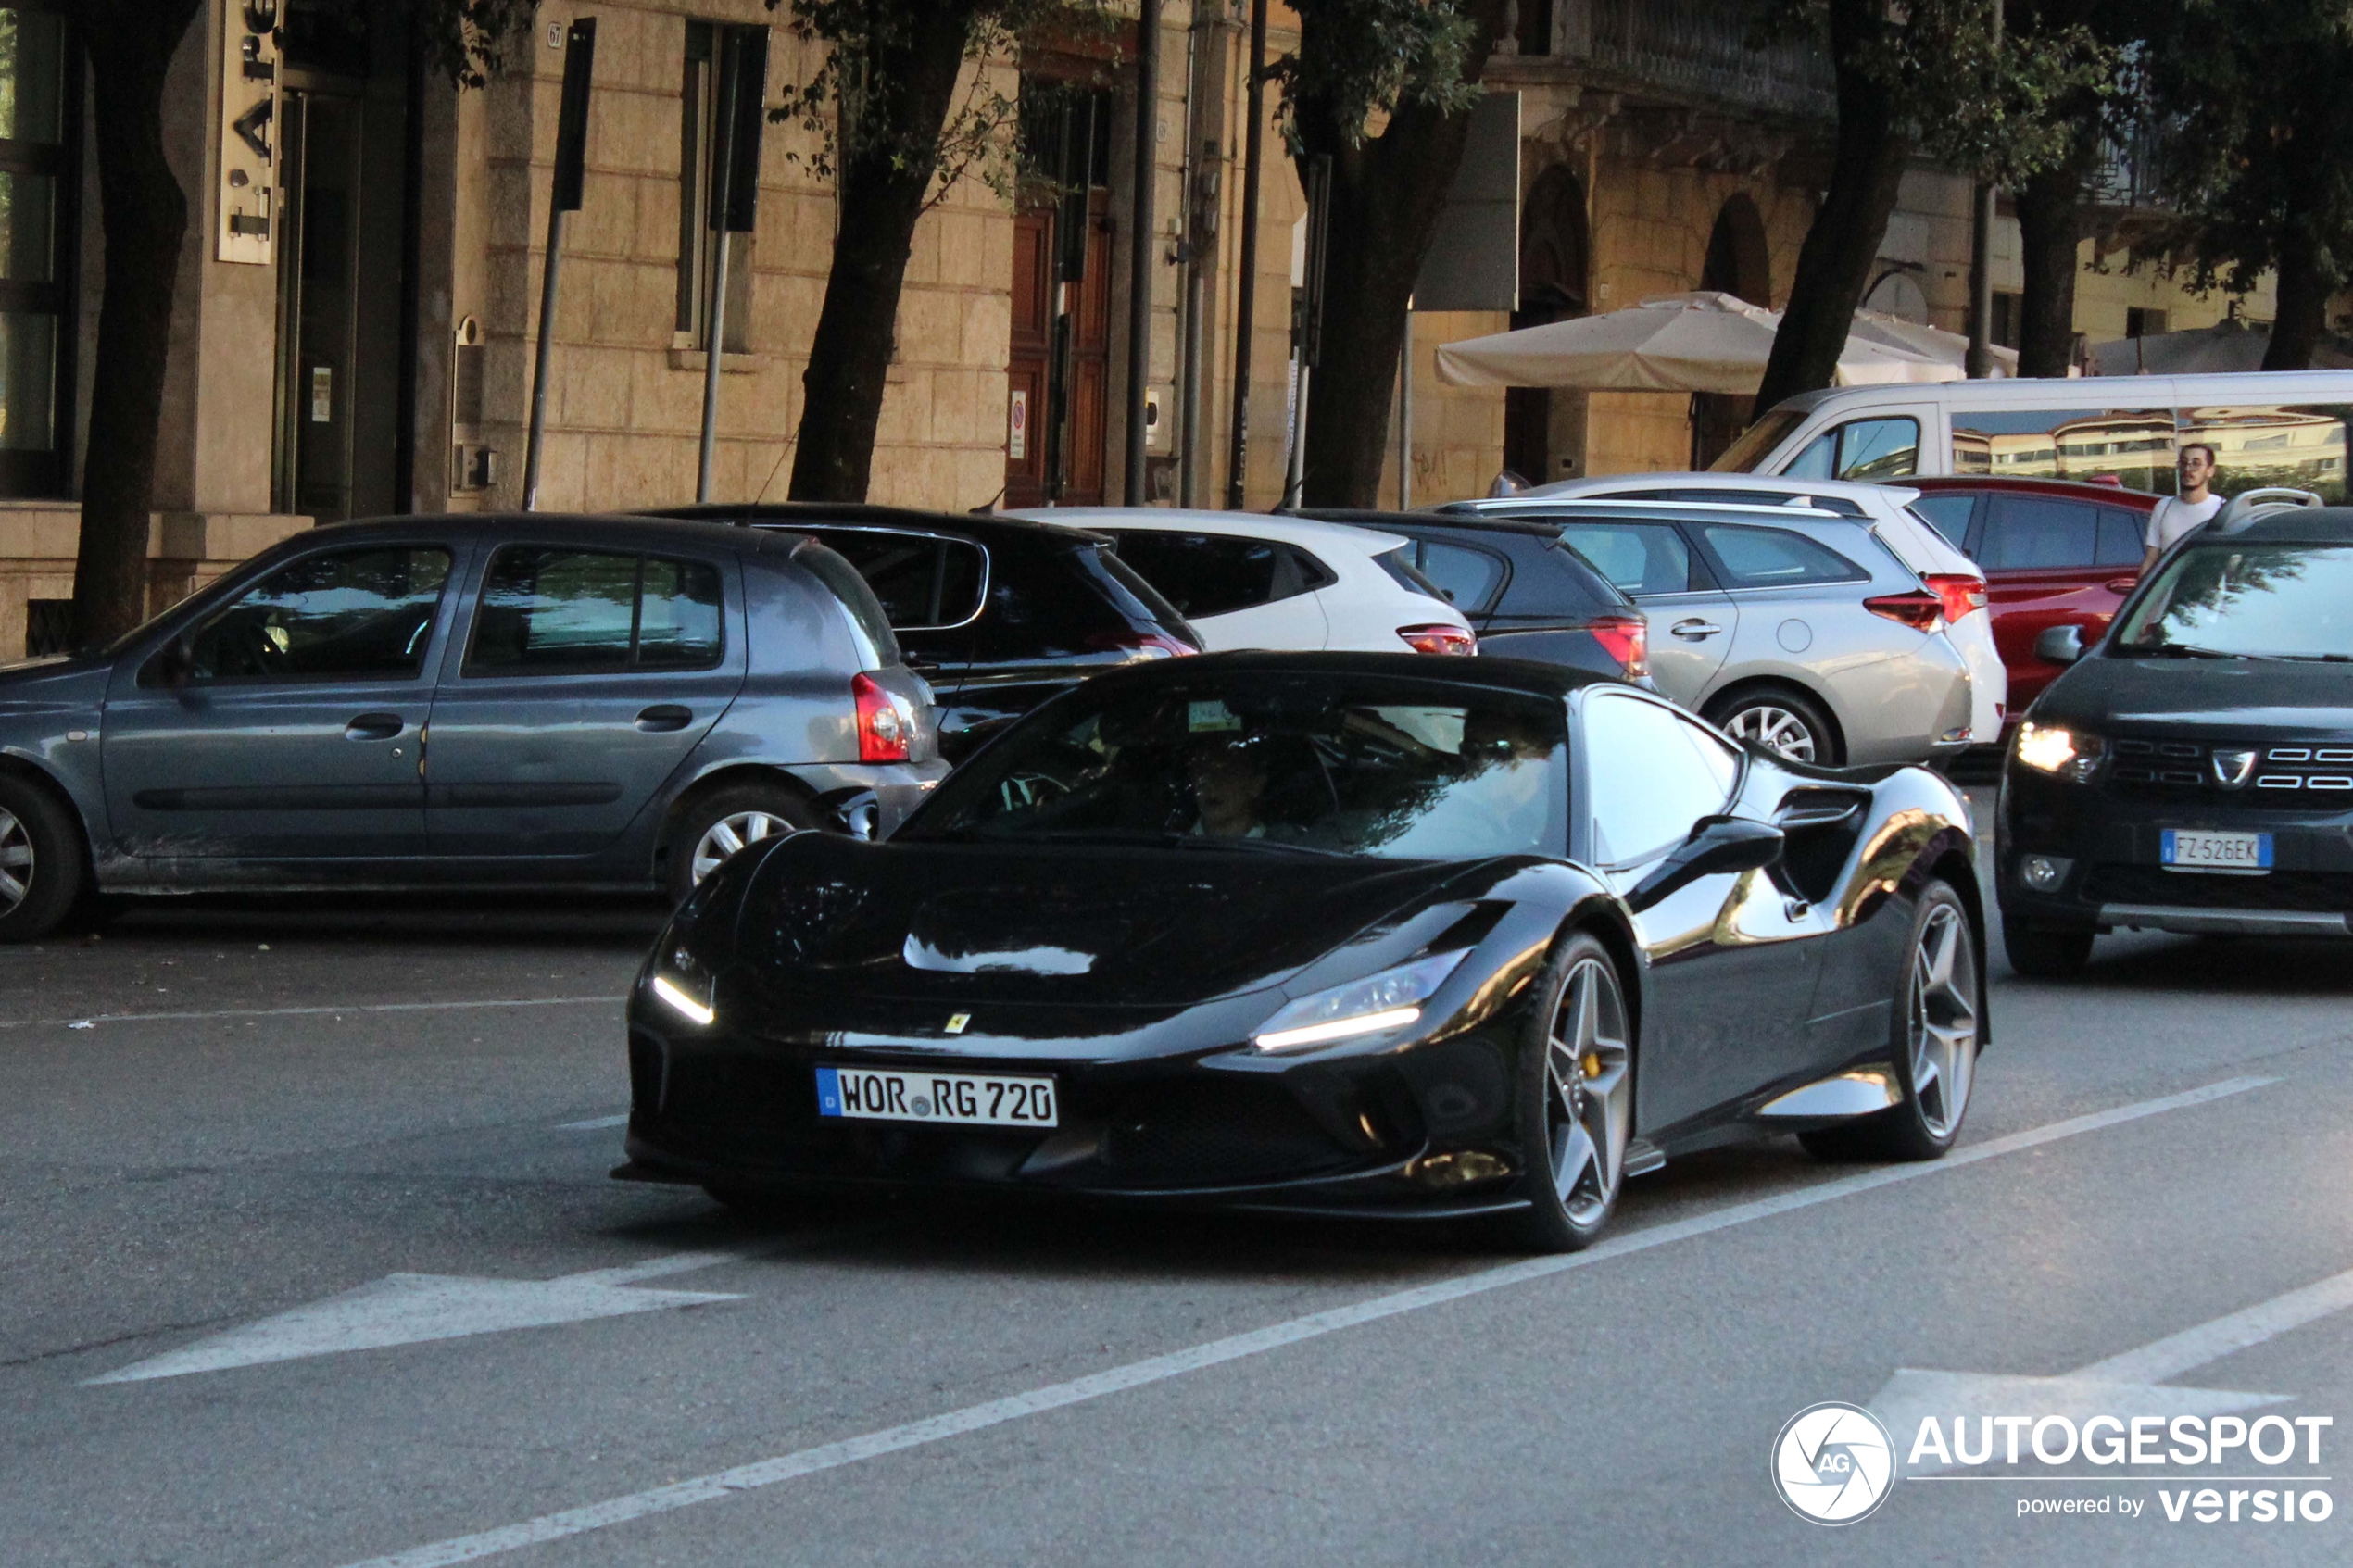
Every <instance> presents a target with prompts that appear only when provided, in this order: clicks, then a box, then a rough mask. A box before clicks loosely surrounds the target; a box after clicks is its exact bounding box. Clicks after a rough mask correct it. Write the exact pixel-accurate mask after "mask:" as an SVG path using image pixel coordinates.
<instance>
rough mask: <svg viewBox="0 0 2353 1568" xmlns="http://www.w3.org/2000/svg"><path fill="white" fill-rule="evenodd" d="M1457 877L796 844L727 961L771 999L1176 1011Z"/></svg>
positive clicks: (1280, 858) (1363, 868)
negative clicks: (852, 996)
mask: <svg viewBox="0 0 2353 1568" xmlns="http://www.w3.org/2000/svg"><path fill="white" fill-rule="evenodd" d="M1468 869H1469V868H1467V867H1466V866H1465V865H1463V864H1461V863H1459V862H1427V861H1398V860H1379V859H1325V858H1322V857H1318V856H1310V855H1296V856H1294V855H1283V854H1273V853H1269V854H1264V855H1260V854H1252V853H1247V852H1245V853H1239V854H1234V853H1226V852H1220V851H1214V850H1202V851H1188V850H1156V849H1154V850H1129V849H1124V848H1120V849H1111V848H1103V847H1040V846H1035V845H1026V846H1023V847H1019V848H1017V849H1013V848H1003V847H996V846H979V845H933V844H900V845H894V844H887V843H886V844H861V843H859V842H857V841H855V840H851V839H846V838H840V837H837V836H835V835H832V834H815V833H809V834H796V835H794V836H793V837H792V838H791V839H789V840H787V841H786V842H785V843H783V844H781V845H779V846H778V847H776V848H775V849H774V850H773V851H772V852H770V853H769V854H768V856H767V857H766V859H765V860H764V861H763V863H762V864H761V867H760V868H759V870H758V872H756V874H755V875H754V876H753V878H752V879H751V881H750V882H749V884H748V885H747V888H746V890H745V895H744V902H743V907H742V909H741V912H740V915H739V916H738V922H737V926H736V953H737V955H738V958H739V960H741V961H743V962H745V963H748V964H749V966H751V968H752V969H754V970H755V971H757V972H759V976H758V977H759V978H760V979H761V980H762V981H764V982H765V983H767V984H769V985H776V986H780V987H784V988H793V987H796V986H798V985H809V984H813V985H822V986H823V987H824V989H826V990H828V991H830V992H834V993H837V994H839V993H844V992H850V993H858V994H862V995H865V996H869V997H901V998H907V999H918V998H920V999H924V1000H931V1001H943V1002H956V1001H968V1000H981V999H988V1000H993V1001H1006V1002H1014V1001H1021V1002H1051V1003H1059V1004H1063V1005H1073V1004H1084V1005H1128V1006H1139V1007H1170V1006H1185V1005H1189V1004H1191V1003H1195V1002H1201V1001H1206V1000H1209V999H1212V998H1214V997H1225V996H1233V995H1237V994H1239V993H1242V992H1247V991H1254V990H1258V989H1261V988H1263V987H1265V986H1269V985H1279V984H1281V983H1282V982H1283V981H1285V980H1286V979H1288V978H1289V977H1290V976H1291V975H1292V974H1294V973H1296V972H1298V971H1299V970H1300V969H1301V968H1302V966H1304V965H1306V964H1308V963H1310V962H1312V961H1313V960H1315V959H1317V958H1319V957H1321V956H1322V955H1323V954H1325V953H1326V952H1327V951H1329V950H1330V949H1331V948H1333V947H1337V946H1339V945H1340V943H1342V942H1345V941H1347V940H1348V939H1349V938H1351V937H1353V936H1354V935H1357V934H1359V933H1360V932H1362V931H1364V930H1365V927H1366V926H1368V925H1372V924H1374V923H1376V922H1379V921H1381V920H1382V919H1383V918H1384V917H1386V916H1389V915H1390V914H1393V913H1395V912H1397V911H1398V910H1400V909H1403V908H1404V907H1405V906H1407V905H1409V904H1415V903H1418V902H1420V901H1422V900H1424V899H1426V898H1428V897H1429V896H1430V895H1432V894H1433V893H1435V892H1436V891H1437V890H1438V889H1440V888H1441V887H1442V886H1444V885H1445V884H1447V883H1449V882H1451V881H1453V879H1454V878H1456V877H1457V876H1459V875H1461V874H1462V873H1463V872H1465V871H1466V870H1468Z"/></svg>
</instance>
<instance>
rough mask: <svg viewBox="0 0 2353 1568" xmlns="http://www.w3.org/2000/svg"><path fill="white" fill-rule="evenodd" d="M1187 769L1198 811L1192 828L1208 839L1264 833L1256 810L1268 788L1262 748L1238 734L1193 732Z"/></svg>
mask: <svg viewBox="0 0 2353 1568" xmlns="http://www.w3.org/2000/svg"><path fill="white" fill-rule="evenodd" d="M1185 771H1186V774H1187V777H1188V778H1189V781H1190V783H1191V784H1192V789H1193V805H1194V808H1195V809H1196V810H1197V811H1198V813H1199V815H1198V816H1197V817H1196V819H1195V820H1194V822H1193V826H1192V830H1191V831H1192V832H1193V833H1195V834H1201V835H1203V836H1206V837H1211V838H1264V837H1265V836H1266V824H1265V822H1264V821H1263V820H1262V819H1261V818H1260V816H1259V811H1258V802H1259V797H1261V796H1263V795H1265V793H1266V757H1265V746H1264V745H1263V744H1262V743H1261V742H1260V740H1259V739H1258V737H1256V736H1254V735H1245V734H1210V735H1202V736H1197V737H1195V739H1194V740H1193V743H1192V744H1191V745H1190V746H1187V747H1186V748H1185Z"/></svg>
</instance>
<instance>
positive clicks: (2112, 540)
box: [2093, 507, 2148, 567]
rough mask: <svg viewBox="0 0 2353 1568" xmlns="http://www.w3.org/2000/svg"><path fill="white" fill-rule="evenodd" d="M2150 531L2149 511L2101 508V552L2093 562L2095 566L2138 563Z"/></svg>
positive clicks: (2135, 565)
mask: <svg viewBox="0 0 2353 1568" xmlns="http://www.w3.org/2000/svg"><path fill="white" fill-rule="evenodd" d="M2147 534H2148V518H2147V516H2146V514H2145V513H2142V512H2136V511H2133V510H2130V509H2128V508H2123V507H2102V508H2100V543H2099V551H2100V553H2099V557H2098V558H2097V559H2095V561H2094V562H2093V564H2094V565H2095V566H2130V567H2137V566H2139V565H2140V564H2141V555H2142V550H2143V548H2144V541H2145V538H2146V536H2147Z"/></svg>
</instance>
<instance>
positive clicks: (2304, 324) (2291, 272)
mask: <svg viewBox="0 0 2353 1568" xmlns="http://www.w3.org/2000/svg"><path fill="white" fill-rule="evenodd" d="M2310 222H2311V220H2310V218H2309V215H2308V214H2304V213H2296V212H2291V213H2290V214H2289V215H2288V220H2287V222H2286V224H2285V225H2284V227H2283V228H2282V230H2281V232H2280V270H2279V303H2278V306H2277V307H2276V308H2275V309H2274V310H2273V311H2272V313H2271V346H2269V347H2268V348H2266V349H2264V351H2263V369H2265V370H2310V369H2311V368H2312V350H2313V349H2314V348H2315V347H2317V346H2318V345H2319V344H2320V341H2321V329H2322V327H2324V326H2326V325H2327V323H2328V304H2329V295H2330V293H2331V289H2330V286H2329V277H2328V274H2327V272H2326V270H2324V269H2323V268H2322V265H2321V258H2320V254H2319V249H2318V246H2317V245H2315V243H2314V241H2313V238H2312V231H2311V227H2310Z"/></svg>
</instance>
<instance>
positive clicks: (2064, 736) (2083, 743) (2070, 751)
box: [2017, 721, 2108, 784]
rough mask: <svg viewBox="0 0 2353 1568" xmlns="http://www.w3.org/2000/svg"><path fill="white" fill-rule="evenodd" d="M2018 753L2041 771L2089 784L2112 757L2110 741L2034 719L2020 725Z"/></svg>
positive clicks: (2077, 782)
mask: <svg viewBox="0 0 2353 1568" xmlns="http://www.w3.org/2000/svg"><path fill="white" fill-rule="evenodd" d="M2017 755H2018V759H2019V760H2020V761H2021V762H2023V763H2025V764H2026V765H2027V766H2028V767H2030V768H2032V769H2033V770H2035V771H2037V772H2043V773H2050V774H2053V775H2055V776H2057V777H2058V778H2062V779H2067V780H2070V781H2071V782H2073V783H2075V784H2088V783H2090V782H2091V779H2092V775H2093V774H2095V773H2096V772H2098V771H2099V769H2100V764H2101V763H2102V762H2105V761H2107V760H2108V742H2106V741H2104V740H2102V739H2101V738H2100V737H2099V736H2097V735H2093V734H2084V733H2083V732H2082V731H2081V730H2068V729H2062V728H2060V727H2059V726H2058V725H2056V724H2037V723H2033V722H2031V721H2030V722H2027V723H2023V724H2020V726H2019V727H2018V753H2017Z"/></svg>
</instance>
